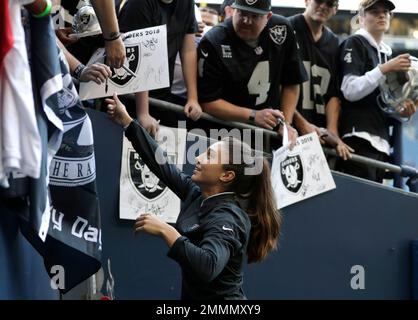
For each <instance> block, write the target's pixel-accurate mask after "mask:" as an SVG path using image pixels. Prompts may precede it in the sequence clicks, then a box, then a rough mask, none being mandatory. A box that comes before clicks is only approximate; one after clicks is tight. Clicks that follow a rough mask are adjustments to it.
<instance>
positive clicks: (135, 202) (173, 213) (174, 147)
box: [119, 126, 187, 223]
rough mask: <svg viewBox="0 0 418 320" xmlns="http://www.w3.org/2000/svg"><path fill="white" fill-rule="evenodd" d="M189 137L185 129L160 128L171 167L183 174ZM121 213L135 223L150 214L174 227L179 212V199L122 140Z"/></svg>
mask: <svg viewBox="0 0 418 320" xmlns="http://www.w3.org/2000/svg"><path fill="white" fill-rule="evenodd" d="M186 134H187V131H186V129H179V128H168V127H164V126H160V130H159V132H158V136H157V142H158V144H159V145H160V147H161V148H162V149H163V150H164V151H166V153H167V161H168V163H172V164H175V165H177V167H178V168H179V169H180V170H182V166H183V163H184V161H185V154H186ZM119 212H120V213H119V217H120V218H121V219H128V220H135V219H136V218H137V217H138V216H139V215H140V214H141V213H145V212H147V213H152V214H155V215H156V216H158V217H159V218H161V219H162V220H164V221H166V222H169V223H175V222H176V220H177V216H178V214H179V212H180V199H179V198H178V197H177V196H176V195H175V194H174V193H173V192H172V191H171V190H170V189H168V188H167V186H166V185H165V184H164V183H163V182H162V181H160V179H158V177H157V176H156V175H154V174H153V173H152V172H151V171H150V169H149V168H148V166H147V165H146V164H145V163H144V162H143V161H142V159H141V157H140V156H139V155H138V153H136V151H135V149H134V148H133V147H132V144H131V143H130V141H129V140H128V139H127V138H126V137H124V138H123V149H122V165H121V174H120V196H119Z"/></svg>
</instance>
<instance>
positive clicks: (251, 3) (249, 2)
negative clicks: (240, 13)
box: [245, 0, 257, 6]
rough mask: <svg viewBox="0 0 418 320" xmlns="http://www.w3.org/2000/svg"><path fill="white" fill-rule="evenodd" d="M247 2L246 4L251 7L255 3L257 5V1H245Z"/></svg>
mask: <svg viewBox="0 0 418 320" xmlns="http://www.w3.org/2000/svg"><path fill="white" fill-rule="evenodd" d="M245 2H246V3H247V4H249V5H250V6H252V5H253V4H254V3H256V2H257V0H245Z"/></svg>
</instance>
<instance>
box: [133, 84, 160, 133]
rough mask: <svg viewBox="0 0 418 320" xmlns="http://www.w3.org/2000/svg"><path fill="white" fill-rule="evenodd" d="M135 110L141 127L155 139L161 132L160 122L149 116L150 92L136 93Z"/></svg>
mask: <svg viewBox="0 0 418 320" xmlns="http://www.w3.org/2000/svg"><path fill="white" fill-rule="evenodd" d="M135 108H136V116H137V118H138V120H139V121H140V122H141V125H142V126H143V127H144V128H145V129H146V130H147V131H148V133H149V134H151V135H152V136H153V137H155V136H156V135H157V133H158V130H159V127H160V126H159V123H158V121H157V120H156V119H155V118H154V117H152V116H151V115H150V114H149V100H148V91H142V92H136V93H135Z"/></svg>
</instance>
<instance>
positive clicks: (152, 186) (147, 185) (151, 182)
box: [129, 150, 174, 200]
mask: <svg viewBox="0 0 418 320" xmlns="http://www.w3.org/2000/svg"><path fill="white" fill-rule="evenodd" d="M167 156H168V157H172V158H174V156H170V155H167ZM170 162H171V159H170ZM171 163H173V162H171ZM129 174H130V178H131V181H132V183H133V184H134V186H135V190H136V191H138V193H139V194H140V195H141V196H142V197H144V198H145V199H148V200H154V199H156V198H157V197H158V196H160V195H161V194H162V193H163V192H164V190H165V189H166V188H167V187H166V185H165V184H164V183H163V182H162V181H161V180H160V179H158V177H157V176H156V175H155V174H153V173H152V172H151V170H150V169H149V168H148V166H147V165H146V164H145V163H144V162H143V161H142V159H141V157H139V155H138V154H137V153H136V152H135V150H129Z"/></svg>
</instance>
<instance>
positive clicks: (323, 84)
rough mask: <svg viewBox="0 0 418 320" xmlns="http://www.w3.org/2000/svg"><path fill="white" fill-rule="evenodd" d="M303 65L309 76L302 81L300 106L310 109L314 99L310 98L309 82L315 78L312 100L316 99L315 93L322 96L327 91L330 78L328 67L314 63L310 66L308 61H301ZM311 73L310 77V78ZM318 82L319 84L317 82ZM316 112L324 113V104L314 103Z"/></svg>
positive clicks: (312, 106)
mask: <svg viewBox="0 0 418 320" xmlns="http://www.w3.org/2000/svg"><path fill="white" fill-rule="evenodd" d="M303 65H304V66H305V69H306V73H307V74H308V76H309V79H308V81H305V82H304V83H303V86H302V87H303V101H302V108H303V109H307V110H312V109H313V108H314V105H315V101H312V100H311V85H310V82H311V81H314V80H316V79H319V80H317V81H316V83H315V84H314V85H313V91H314V92H313V93H314V96H313V97H314V100H315V99H316V95H320V96H321V97H322V96H324V95H325V94H326V93H327V91H328V86H329V82H330V79H331V74H330V73H329V70H328V69H325V68H322V67H319V66H317V65H316V64H314V65H313V66H312V67H311V62H310V61H303ZM311 75H312V79H311ZM317 83H320V84H317ZM316 112H318V113H320V114H325V105H323V104H321V103H318V102H317V103H316Z"/></svg>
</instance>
